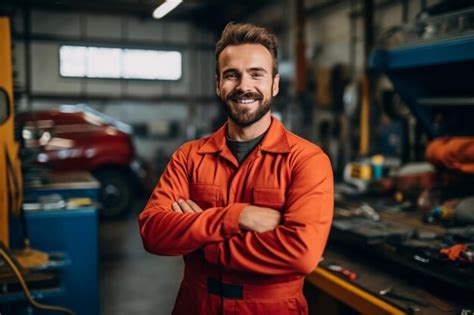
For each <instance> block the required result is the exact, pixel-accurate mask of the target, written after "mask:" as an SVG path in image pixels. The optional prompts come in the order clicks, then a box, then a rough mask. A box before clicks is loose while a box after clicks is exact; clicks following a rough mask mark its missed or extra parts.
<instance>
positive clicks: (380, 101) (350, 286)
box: [0, 0, 474, 315]
mask: <svg viewBox="0 0 474 315" xmlns="http://www.w3.org/2000/svg"><path fill="white" fill-rule="evenodd" d="M165 2H166V3H168V4H169V3H173V2H180V1H172V0H168V1H163V0H154V1H151V0H94V1H92V0H85V1H68V0H22V1H15V0H2V1H1V2H0V17H1V18H0V27H1V28H0V36H1V47H0V49H1V51H0V58H1V59H0V62H1V64H0V72H1V74H0V87H1V89H0V106H1V108H0V122H1V123H0V131H1V133H0V144H1V146H0V150H1V151H4V152H5V154H3V152H2V153H1V155H2V156H1V157H0V171H1V175H2V176H1V178H0V180H1V181H0V219H1V221H0V222H1V223H0V229H1V230H0V240H1V242H2V249H1V250H2V258H0V315H6V314H15V315H16V314H49V313H48V311H47V310H40V309H39V308H37V307H35V306H32V305H31V304H30V303H29V302H28V299H27V298H26V297H25V295H24V294H23V290H24V288H23V289H22V287H23V285H22V281H20V280H18V277H17V275H15V273H14V272H12V268H11V266H10V264H9V263H8V261H9V257H10V258H11V257H13V259H12V260H13V264H14V265H16V266H17V267H18V268H19V273H20V274H21V275H22V277H23V278H25V279H26V282H27V283H28V285H29V287H30V290H31V294H32V296H33V299H34V300H35V301H37V302H40V303H44V304H50V305H57V306H61V307H66V308H68V309H71V310H73V311H74V312H76V314H78V315H82V314H84V315H94V314H105V315H120V314H170V313H171V310H172V307H173V304H174V300H175V298H176V294H177V290H178V287H179V284H180V281H181V278H182V273H183V263H182V258H181V257H158V256H154V255H151V254H148V253H147V252H145V250H144V249H143V246H142V243H141V240H140V236H139V231H138V224H137V215H138V213H139V212H140V211H141V210H142V209H143V207H144V204H145V202H146V201H147V198H148V196H149V194H150V192H151V190H152V189H153V187H154V185H155V184H156V182H157V181H158V179H159V177H160V174H161V172H162V171H163V169H164V167H165V166H166V164H167V162H168V160H169V158H170V156H171V154H172V153H173V152H174V151H175V150H176V149H177V148H178V147H179V146H180V145H181V144H183V143H184V142H186V141H189V140H192V139H197V138H201V137H204V136H206V135H209V134H210V133H212V132H213V131H214V130H216V129H217V128H218V127H219V126H220V125H221V124H222V123H223V122H224V121H225V113H224V111H223V108H222V106H221V105H220V103H219V101H218V99H217V97H216V95H215V56H214V49H215V43H216V41H217V40H218V38H219V37H220V34H221V32H222V30H223V28H224V26H225V25H226V24H227V23H228V22H231V21H235V22H250V23H255V24H257V25H260V26H264V27H266V28H268V29H269V30H271V31H273V32H274V33H275V34H276V35H277V37H278V40H279V67H280V68H279V70H280V75H281V81H280V93H279V95H278V96H277V97H276V99H275V100H274V103H273V105H272V106H273V107H272V112H273V113H274V115H275V116H276V117H278V119H280V120H281V121H282V122H283V123H284V125H285V126H286V127H287V128H288V129H289V130H291V131H292V132H294V133H296V134H298V135H300V136H302V137H304V138H306V139H308V140H310V141H311V142H314V143H316V144H318V145H319V146H321V147H322V148H323V149H324V151H325V152H327V154H328V155H329V156H330V158H331V162H332V165H333V169H334V174H335V179H336V187H335V188H336V189H335V190H336V196H335V197H336V198H335V199H336V200H335V218H334V223H333V229H332V232H331V236H330V240H329V244H328V247H327V251H326V253H325V255H324V256H325V259H324V260H323V261H322V262H321V263H320V265H319V267H318V268H317V269H316V270H315V271H314V272H313V273H312V274H311V275H309V276H308V277H307V281H306V287H305V294H306V298H307V300H308V303H309V306H310V314H415V313H416V314H474V299H472V296H473V293H474V265H473V262H474V137H473V135H474V127H473V125H474V124H473V122H474V106H473V105H474V80H473V78H472V74H473V73H474V1H472V0H456V1H455V0H452V1H448V0H334V1H328V0H273V1H270V0H259V1H250V0H241V1H220V0H200V1H199V0H184V1H182V3H179V5H178V6H177V7H176V8H175V9H174V10H172V11H171V12H169V13H168V14H167V15H165V16H163V17H161V18H154V17H153V12H154V10H155V9H156V8H157V7H158V6H159V5H161V4H163V3H165ZM25 240H28V241H26V242H25ZM45 252H46V253H47V254H45ZM3 253H4V254H3Z"/></svg>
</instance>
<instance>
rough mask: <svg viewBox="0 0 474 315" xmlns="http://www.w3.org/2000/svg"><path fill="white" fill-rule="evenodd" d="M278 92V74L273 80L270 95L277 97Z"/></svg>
mask: <svg viewBox="0 0 474 315" xmlns="http://www.w3.org/2000/svg"><path fill="white" fill-rule="evenodd" d="M279 91H280V74H278V73H277V74H276V75H275V77H274V78H273V90H272V95H273V96H277V95H278V92H279Z"/></svg>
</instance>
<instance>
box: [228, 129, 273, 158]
mask: <svg viewBox="0 0 474 315" xmlns="http://www.w3.org/2000/svg"><path fill="white" fill-rule="evenodd" d="M265 134H266V132H264V133H263V134H261V135H260V136H258V137H257V138H255V139H252V140H249V141H235V140H231V139H229V136H227V137H226V139H227V146H228V147H229V149H230V151H231V152H232V154H234V156H235V157H236V158H237V161H239V164H242V162H243V161H244V160H245V158H246V157H247V156H248V155H249V154H250V152H252V151H253V149H255V147H256V146H257V145H258V144H259V142H260V141H261V140H262V138H263V136H265Z"/></svg>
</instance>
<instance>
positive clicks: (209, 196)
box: [190, 184, 219, 210]
mask: <svg viewBox="0 0 474 315" xmlns="http://www.w3.org/2000/svg"><path fill="white" fill-rule="evenodd" d="M190 194H191V200H192V201H194V202H195V203H197V204H198V206H199V207H201V208H202V209H203V210H206V209H208V208H212V207H217V204H218V201H219V186H216V185H208V184H191V185H190Z"/></svg>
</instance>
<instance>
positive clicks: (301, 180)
mask: <svg viewBox="0 0 474 315" xmlns="http://www.w3.org/2000/svg"><path fill="white" fill-rule="evenodd" d="M302 160H303V161H301V163H298V165H296V166H295V168H294V169H293V172H292V173H293V174H292V178H291V184H290V186H289V189H288V191H287V199H286V209H285V213H284V214H283V221H282V224H281V225H279V226H278V227H277V228H276V229H275V230H272V231H267V232H264V233H257V232H253V231H247V232H244V233H241V234H239V235H235V236H232V237H230V238H229V239H226V240H224V241H220V242H216V243H213V244H209V245H206V246H205V247H204V255H205V259H206V261H208V262H209V263H212V264H217V265H220V266H222V267H223V268H225V269H229V270H236V271H243V272H253V273H258V274H263V275H273V276H277V275H299V274H304V275H306V274H309V273H311V272H312V271H313V270H314V268H316V266H317V264H318V262H319V260H320V258H321V256H322V253H323V250H324V247H325V246H326V241H327V238H328V235H329V230H330V227H331V222H332V216H333V208H334V188H333V187H334V185H333V175H332V168H331V165H330V162H329V159H328V158H327V156H326V155H325V154H324V153H322V152H320V153H319V154H316V155H312V156H308V157H306V158H305V159H302Z"/></svg>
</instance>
